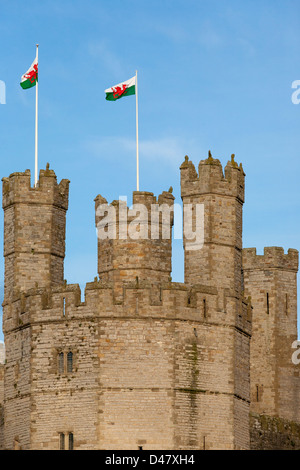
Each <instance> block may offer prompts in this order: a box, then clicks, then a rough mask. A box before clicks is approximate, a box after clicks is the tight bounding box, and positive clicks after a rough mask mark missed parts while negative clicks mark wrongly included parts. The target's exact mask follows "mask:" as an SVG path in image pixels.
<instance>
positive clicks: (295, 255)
mask: <svg viewBox="0 0 300 470" xmlns="http://www.w3.org/2000/svg"><path fill="white" fill-rule="evenodd" d="M298 265H299V252H298V250H295V249H293V248H289V249H288V252H287V253H286V254H285V253H284V249H283V248H282V247H278V246H270V247H265V248H264V254H263V255H258V254H257V251H256V248H244V249H243V270H244V271H246V270H248V269H267V268H278V269H286V270H290V271H296V272H297V271H298Z"/></svg>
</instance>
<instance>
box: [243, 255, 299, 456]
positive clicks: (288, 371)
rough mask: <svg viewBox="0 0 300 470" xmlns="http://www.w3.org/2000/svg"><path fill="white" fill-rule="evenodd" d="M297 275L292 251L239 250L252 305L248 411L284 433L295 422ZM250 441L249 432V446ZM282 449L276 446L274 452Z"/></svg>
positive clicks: (296, 386) (297, 397) (246, 289)
mask: <svg viewBox="0 0 300 470" xmlns="http://www.w3.org/2000/svg"><path fill="white" fill-rule="evenodd" d="M297 271H298V251H297V250H293V249H289V250H288V253H287V254H285V253H284V250H283V248H280V247H268V248H265V249H264V254H263V255H257V253H256V249H255V248H247V249H244V250H243V272H244V283H245V293H246V295H249V296H251V303H252V305H253V334H252V340H251V412H252V413H253V415H255V417H254V418H253V419H256V420H257V421H261V419H262V417H265V419H267V418H268V417H269V418H280V419H281V420H282V427H283V428H284V427H285V428H286V429H287V428H288V424H287V423H288V422H294V423H300V381H299V366H297V365H295V364H294V363H293V361H292V354H293V349H292V345H293V343H294V342H295V341H296V340H297ZM274 423H276V421H274V420H273V426H274ZM254 429H255V427H254ZM270 434H271V433H270ZM255 440H256V436H255V434H253V435H252V441H253V445H254V441H255ZM257 442H258V441H257ZM264 445H266V443H264ZM272 445H273V446H274V442H273V443H272V442H271V439H270V437H269V446H270V447H271V446H272ZM285 445H286V442H283V441H282V440H281V441H280V442H277V446H278V448H282V447H284V446H285Z"/></svg>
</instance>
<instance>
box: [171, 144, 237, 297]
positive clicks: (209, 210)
mask: <svg viewBox="0 0 300 470" xmlns="http://www.w3.org/2000/svg"><path fill="white" fill-rule="evenodd" d="M180 170H181V197H182V201H183V206H184V209H185V207H188V206H192V210H193V213H195V212H196V210H197V206H198V207H200V206H202V208H203V212H204V226H203V227H202V230H203V245H202V246H200V247H199V249H198V250H190V249H188V246H187V244H186V238H185V237H184V246H185V282H187V283H189V284H197V283H200V284H206V285H215V286H219V287H220V288H222V289H223V288H228V289H232V290H233V291H235V292H236V294H237V295H241V292H242V288H241V269H242V208H243V202H244V188H245V174H244V171H243V168H242V164H240V165H238V164H237V163H236V162H235V160H234V155H232V156H231V160H230V161H229V162H228V163H227V165H226V167H225V176H224V174H223V170H222V165H221V163H220V161H219V160H218V159H214V158H213V157H212V155H211V152H209V156H208V158H207V159H206V160H201V161H200V163H199V166H198V173H197V171H196V169H195V166H194V164H193V163H192V162H190V161H189V159H188V157H187V156H186V157H185V161H184V162H183V164H182V165H181V167H180ZM184 217H185V212H184ZM193 222H194V221H193Z"/></svg>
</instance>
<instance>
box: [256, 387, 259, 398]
mask: <svg viewBox="0 0 300 470" xmlns="http://www.w3.org/2000/svg"><path fill="white" fill-rule="evenodd" d="M256 401H257V402H259V387H258V385H256Z"/></svg>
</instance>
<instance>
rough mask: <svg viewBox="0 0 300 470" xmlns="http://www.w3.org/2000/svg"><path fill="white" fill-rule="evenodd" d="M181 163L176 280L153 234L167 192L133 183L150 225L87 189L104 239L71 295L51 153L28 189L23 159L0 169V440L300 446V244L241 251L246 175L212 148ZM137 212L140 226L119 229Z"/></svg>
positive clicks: (24, 444) (161, 223)
mask: <svg viewBox="0 0 300 470" xmlns="http://www.w3.org/2000/svg"><path fill="white" fill-rule="evenodd" d="M180 171H181V191H182V194H181V195H182V201H183V208H190V209H191V220H192V225H193V226H194V225H195V224H197V220H196V217H197V207H198V206H199V207H201V208H202V209H203V216H204V218H203V221H204V236H203V239H202V240H201V242H200V243H199V244H198V245H197V244H196V245H191V240H188V239H187V238H186V237H184V240H183V244H184V251H185V281H184V283H176V282H172V280H171V272H172V265H171V257H172V246H171V237H169V238H168V237H165V236H164V234H166V233H167V232H168V231H169V233H171V231H172V226H173V222H174V211H173V208H174V196H173V195H172V189H171V188H170V190H169V191H164V192H163V193H162V194H161V195H160V196H158V198H156V197H155V196H154V195H153V193H150V192H134V193H133V203H134V204H139V205H140V208H141V209H142V208H143V207H144V208H147V209H150V208H152V209H153V210H158V219H157V220H158V224H157V231H156V233H155V236H153V233H151V220H150V219H149V210H148V211H146V212H145V213H143V211H140V213H139V216H138V219H137V214H134V213H133V212H132V211H131V209H129V208H128V207H127V204H126V203H125V202H122V201H113V202H112V203H111V204H109V203H108V202H107V201H106V199H105V198H104V197H102V196H100V195H98V196H97V197H96V199H95V213H96V217H95V220H96V225H97V227H98V229H99V228H103V226H106V230H107V233H108V234H109V233H112V232H111V230H114V236H113V237H109V236H107V237H102V238H101V237H98V276H97V277H96V278H95V279H94V280H93V281H92V282H88V283H87V284H86V287H85V292H84V300H83V301H82V296H81V291H80V288H79V285H77V284H72V285H70V284H67V282H66V281H64V271H63V263H64V256H65V223H66V211H67V208H68V189H69V181H68V180H62V181H61V183H59V184H58V183H57V180H56V176H55V173H54V171H53V170H50V169H49V166H47V168H46V170H41V172H40V177H39V182H38V185H37V186H36V187H31V186H30V172H29V170H26V171H25V172H24V173H13V174H12V175H10V177H9V178H3V209H4V256H5V297H4V302H3V331H4V338H5V349H6V351H5V364H2V365H0V449H24V450H25V449H34V450H39V449H48V450H56V449H62V448H64V449H70V448H74V449H79V450H84V449H108V450H109V449H124V450H126V449H131V450H138V449H139V448H140V447H142V448H143V449H145V450H147V449H151V450H155V449H165V450H172V449H178V450H180V449H190V450H210V449H228V450H233V449H250V448H251V449H258V448H259V449H261V448H266V449H267V448H278V446H282V447H283V448H297V449H299V431H300V415H299V393H300V390H299V383H300V379H299V366H298V367H297V366H296V365H294V364H293V363H292V362H291V352H292V351H291V344H292V342H293V341H294V340H295V339H297V305H296V304H297V297H296V273H297V270H298V252H297V251H296V250H290V251H289V253H288V254H287V255H285V254H284V253H283V250H282V249H279V248H269V249H266V251H265V255H264V256H263V257H259V256H257V255H256V252H255V251H253V249H250V250H249V249H248V250H247V249H246V250H243V248H242V207H243V203H244V189H245V174H244V171H243V168H242V166H241V165H238V164H237V163H236V162H235V159H234V156H232V157H231V160H230V161H229V162H228V164H227V165H226V167H225V170H224V173H223V169H222V165H221V163H220V162H219V160H217V159H214V158H212V156H211V154H209V157H208V158H207V159H205V160H202V161H201V162H200V164H199V168H198V172H197V171H196V169H195V167H194V165H193V163H192V162H190V161H189V159H188V157H186V159H185V161H184V162H183V164H182V165H181V169H180ZM162 206H164V207H165V208H166V209H167V211H166V213H167V214H168V215H169V218H166V219H164V218H163V216H162V215H161V214H159V208H161V207H162ZM111 208H113V209H114V210H113V213H114V214H115V215H116V224H115V225H114V227H112V225H111V221H110V222H108V223H107V218H106V216H107V213H109V211H110V210H111ZM120 213H122V214H123V215H124V214H125V215H126V223H123V222H120V220H121V219H120V217H119V216H120ZM184 214H185V215H184V217H187V214H188V212H186V213H184ZM122 220H123V219H122ZM134 220H138V225H139V232H140V233H141V232H142V233H143V235H144V236H142V237H137V238H128V237H127V236H125V235H126V234H128V231H129V230H130V226H131V223H132V222H133V221H134ZM198 242H199V240H198ZM191 247H192V248H191ZM267 293H268V305H267V308H268V311H267V312H266V294H267ZM276 420H277V421H276ZM276 436H277V437H276Z"/></svg>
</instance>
